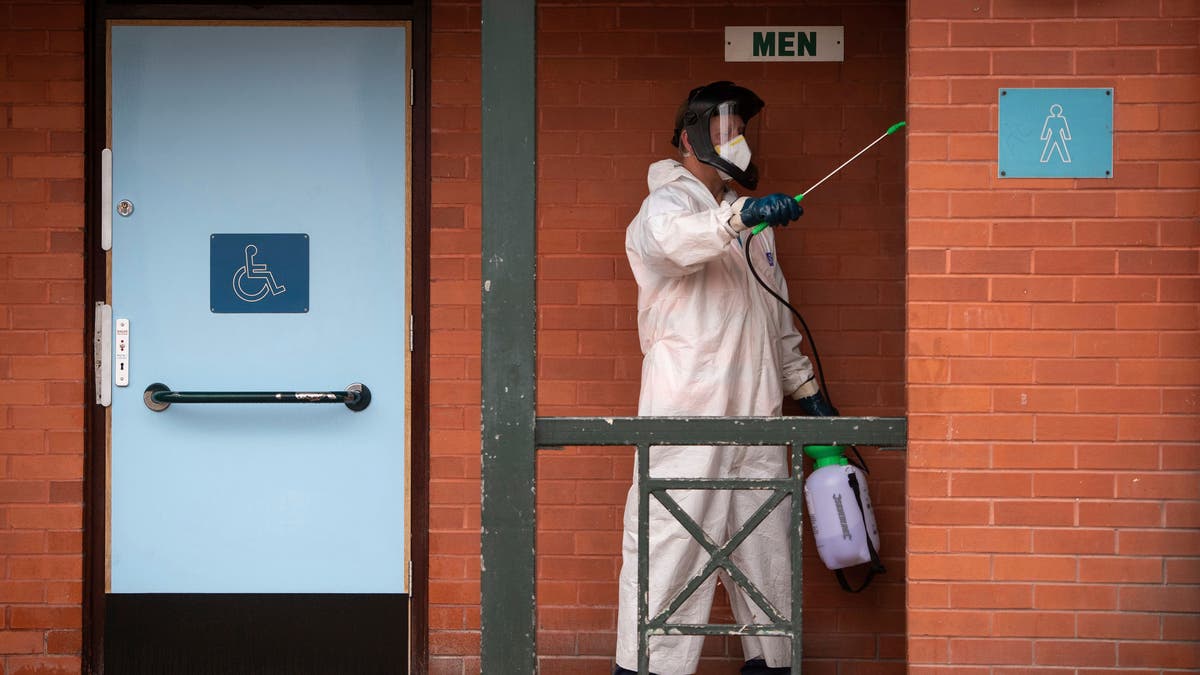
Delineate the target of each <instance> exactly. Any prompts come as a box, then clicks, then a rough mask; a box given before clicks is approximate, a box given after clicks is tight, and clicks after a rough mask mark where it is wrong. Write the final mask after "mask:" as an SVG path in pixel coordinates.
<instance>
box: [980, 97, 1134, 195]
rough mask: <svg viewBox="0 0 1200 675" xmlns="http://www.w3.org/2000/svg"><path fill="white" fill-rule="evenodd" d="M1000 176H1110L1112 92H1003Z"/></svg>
mask: <svg viewBox="0 0 1200 675" xmlns="http://www.w3.org/2000/svg"><path fill="white" fill-rule="evenodd" d="M999 96H1000V124H999V130H1000V132H999V134H998V135H997V136H998V139H999V146H1000V147H999V166H998V167H997V171H998V173H999V176H1000V177H1001V178H1112V175H1113V173H1112V172H1113V89H1112V88H1111V87H1107V88H1102V89H1000V94H999Z"/></svg>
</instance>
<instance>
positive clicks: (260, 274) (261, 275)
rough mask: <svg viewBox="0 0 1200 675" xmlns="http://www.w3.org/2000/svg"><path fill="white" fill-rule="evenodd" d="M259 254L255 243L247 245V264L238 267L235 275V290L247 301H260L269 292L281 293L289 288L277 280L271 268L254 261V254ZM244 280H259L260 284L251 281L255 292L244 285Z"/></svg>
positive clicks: (273, 293)
mask: <svg viewBox="0 0 1200 675" xmlns="http://www.w3.org/2000/svg"><path fill="white" fill-rule="evenodd" d="M256 255H258V247H257V246H255V245H254V244H248V245H247V246H246V264H245V265H242V266H241V267H239V268H238V270H237V273H235V274H234V275H233V292H234V294H235V295H237V296H238V297H239V298H241V299H242V300H245V301H246V302H258V301H259V300H262V299H263V298H265V297H267V294H268V293H269V294H271V295H279V294H280V293H283V292H284V291H286V290H287V287H286V286H284V285H282V284H278V283H276V282H275V275H274V274H271V270H270V269H269V268H268V267H267V266H266V265H265V264H263V263H256V262H254V256H256ZM244 282H259V283H261V285H260V286H256V284H253V283H251V284H250V288H252V289H253V292H250V291H247V290H246V287H245V286H244V285H243V283H244Z"/></svg>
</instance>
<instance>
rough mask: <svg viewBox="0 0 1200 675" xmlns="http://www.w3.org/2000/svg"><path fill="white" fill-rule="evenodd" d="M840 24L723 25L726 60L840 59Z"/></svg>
mask: <svg viewBox="0 0 1200 675" xmlns="http://www.w3.org/2000/svg"><path fill="white" fill-rule="evenodd" d="M844 34H845V30H844V29H843V27H842V26H726V27H725V60H726V61H842V60H844V45H843V38H844Z"/></svg>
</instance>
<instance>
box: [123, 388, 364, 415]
mask: <svg viewBox="0 0 1200 675" xmlns="http://www.w3.org/2000/svg"><path fill="white" fill-rule="evenodd" d="M142 400H143V401H145V402H146V407H147V408H149V409H151V410H153V411H154V412H162V411H164V410H166V409H167V408H170V407H171V404H172V403H344V404H346V407H347V408H349V409H351V410H353V411H354V412H358V411H360V410H365V409H366V407H367V406H369V405H371V390H370V389H368V388H367V385H365V384H359V383H358V382H355V383H354V384H351V385H350V386H348V387H346V390H345V391H171V388H170V387H168V386H167V385H165V384H163V383H161V382H155V383H154V384H152V385H150V386H149V387H146V391H145V392H143V393H142Z"/></svg>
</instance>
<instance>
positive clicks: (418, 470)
mask: <svg viewBox="0 0 1200 675" xmlns="http://www.w3.org/2000/svg"><path fill="white" fill-rule="evenodd" d="M86 13H87V14H86V27H85V35H84V40H85V47H84V51H85V56H84V58H85V65H84V67H85V85H84V86H85V115H86V122H85V129H84V147H85V153H86V155H85V185H86V188H85V204H86V209H85V249H84V251H85V252H84V264H85V279H84V285H85V295H84V297H85V298H86V302H85V303H84V307H83V311H84V327H85V333H84V334H85V335H87V336H89V337H90V336H91V335H92V333H93V330H94V327H95V326H94V323H95V313H94V310H93V307H94V303H95V302H98V301H99V302H103V301H106V287H107V276H108V269H107V268H108V265H107V255H106V254H105V252H104V251H102V250H101V248H100V235H101V233H100V194H99V191H100V176H101V170H100V169H101V164H100V162H101V150H103V148H104V147H105V141H106V128H107V114H108V110H107V103H106V101H107V76H106V72H107V68H108V57H107V53H108V45H107V22H108V21H110V20H177V21H188V20H191V21H197V20H201V21H214V20H226V21H230V20H236V21H381V22H383V21H408V22H411V25H412V29H411V31H410V36H411V40H412V45H411V56H412V69H413V73H412V118H411V124H412V133H411V142H412V146H411V148H410V158H411V164H410V166H409V171H410V188H409V189H410V200H411V214H412V220H411V222H410V224H409V227H410V231H411V237H412V239H411V241H412V244H411V245H412V248H411V270H410V273H411V284H412V286H411V288H412V306H411V309H412V324H413V327H414V330H413V335H412V340H413V345H412V347H413V355H412V360H411V370H410V372H409V382H408V386H409V388H410V392H411V401H412V412H411V418H410V437H409V442H410V449H409V450H410V457H411V464H410V466H409V472H410V473H409V476H410V477H409V483H410V486H411V488H410V489H411V491H412V492H411V494H410V495H409V500H408V502H409V503H408V508H409V509H410V513H411V530H410V532H411V534H410V537H411V539H410V542H409V547H410V549H409V555H410V560H411V564H412V576H411V580H410V583H409V588H408V595H409V607H410V614H409V622H408V631H409V671H410V672H413V673H425V672H427V671H428V669H429V644H428V640H429V638H428V635H429V631H428V626H429V618H428V617H429V600H428V597H429V594H428V587H429V584H428V578H429V574H428V567H429V562H428V560H429V555H428V552H429V509H428V499H426V498H424V496H427V495H428V492H429V412H428V411H429V331H428V330H427V329H426V328H425V327H427V326H428V325H429V321H428V319H429V234H430V233H429V215H430V199H431V197H430V184H431V181H430V168H429V143H430V134H429V122H430V103H429V100H430V99H429V96H430V49H429V47H430V30H431V27H430V24H431V21H430V1H429V0H409V1H408V2H363V3H361V4H329V5H316V4H314V5H307V4H304V5H300V4H286V3H282V2H270V1H267V0H258V2H257V3H256V4H255V5H247V4H239V3H235V2H221V1H220V0H214V1H213V2H209V3H204V4H202V3H194V2H186V1H183V2H179V1H176V2H159V3H150V2H121V1H120V0H116V1H109V0H95V1H90V2H87V3H86ZM417 327H420V328H419V329H418V328H417ZM400 337H401V342H400V344H403V336H400ZM87 353H89V354H90V353H91V349H90V347H89V348H88V350H87ZM94 378H95V373H94V369H93V368H90V367H89V368H86V369H85V387H86V389H85V392H86V399H85V400H87V401H88V412H87V414H86V415H85V420H84V422H85V429H84V434H85V440H84V443H85V446H84V447H85V452H86V455H87V456H86V459H85V478H84V483H85V488H84V571H83V655H82V656H83V672H84V673H89V674H95V675H100V674H101V673H103V672H104V617H105V572H106V563H105V559H106V553H107V552H106V551H105V536H104V533H105V522H106V517H107V514H106V512H105V509H106V505H107V498H106V490H107V487H108V486H107V481H106V478H105V477H106V475H107V466H106V443H107V433H106V424H105V408H103V407H101V406H99V405H96V404H94V403H92V402H91V398H92V392H93V391H94V390H95V389H94V387H95V382H94Z"/></svg>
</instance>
